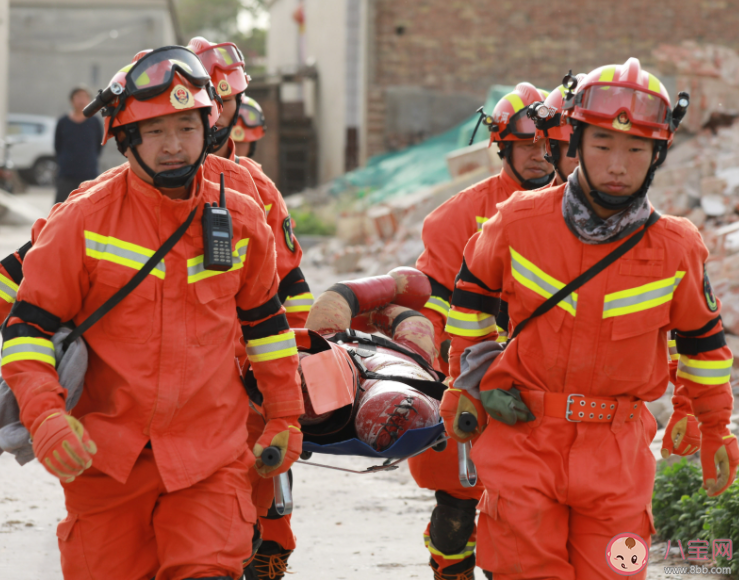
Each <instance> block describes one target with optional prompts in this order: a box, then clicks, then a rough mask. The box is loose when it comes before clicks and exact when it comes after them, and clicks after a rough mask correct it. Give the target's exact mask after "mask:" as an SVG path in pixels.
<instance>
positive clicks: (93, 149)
mask: <svg viewBox="0 0 739 580" xmlns="http://www.w3.org/2000/svg"><path fill="white" fill-rule="evenodd" d="M69 100H70V102H71V103H72V112H71V113H69V114H67V115H64V116H63V117H62V118H60V119H59V121H58V122H57V125H56V133H55V135H54V149H55V150H56V158H57V163H58V164H59V174H58V176H57V180H56V200H55V203H61V202H63V201H65V200H66V199H67V197H69V194H70V193H72V192H73V191H74V190H75V189H77V188H78V187H79V185H80V183H82V182H83V181H87V180H88V179H95V178H96V177H97V176H98V174H99V173H100V171H99V169H98V157H100V151H101V150H102V148H103V146H102V141H103V127H102V125H101V124H100V121H99V120H98V119H97V118H96V117H92V118H91V119H88V118H86V117H85V116H84V115H83V114H82V110H83V109H84V108H85V106H87V104H88V103H89V102H90V93H89V92H88V91H87V89H85V88H83V87H76V88H74V89H72V92H71V94H70V95H69Z"/></svg>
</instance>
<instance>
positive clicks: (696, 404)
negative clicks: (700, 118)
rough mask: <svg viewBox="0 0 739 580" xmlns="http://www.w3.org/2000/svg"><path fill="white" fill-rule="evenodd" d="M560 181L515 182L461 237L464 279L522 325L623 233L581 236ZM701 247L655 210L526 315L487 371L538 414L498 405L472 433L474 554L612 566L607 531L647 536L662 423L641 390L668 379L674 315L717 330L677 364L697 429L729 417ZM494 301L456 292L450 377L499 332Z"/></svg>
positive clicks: (687, 226) (725, 360)
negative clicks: (511, 192)
mask: <svg viewBox="0 0 739 580" xmlns="http://www.w3.org/2000/svg"><path fill="white" fill-rule="evenodd" d="M564 189H565V186H564V185H562V186H558V187H555V188H551V189H548V190H541V191H535V192H520V193H517V194H516V195H515V196H513V197H512V198H511V199H510V200H508V201H507V202H505V203H503V204H501V205H500V206H499V208H498V209H499V213H498V214H497V215H496V216H495V218H493V219H492V220H490V221H489V222H487V223H486V224H485V225H484V226H483V229H482V232H481V234H480V235H478V236H475V237H473V238H472V240H470V242H469V244H468V245H467V248H466V249H465V265H466V268H467V273H466V274H465V272H464V267H463V271H462V272H460V278H459V280H458V281H457V288H459V289H463V290H467V291H469V292H474V293H477V294H480V295H482V296H487V297H493V298H501V299H502V300H505V301H506V302H508V304H509V315H510V322H511V327H513V328H515V326H516V324H517V323H519V322H521V321H522V320H524V319H525V318H527V317H529V316H530V315H531V313H532V312H533V311H534V310H535V309H536V308H537V306H539V305H540V304H541V303H542V302H544V300H545V299H546V298H547V297H549V296H551V295H552V294H553V293H554V292H555V291H556V290H557V289H559V288H562V287H563V286H564V285H565V284H566V283H568V282H570V281H571V280H573V279H575V278H576V277H577V276H578V275H580V274H581V273H583V272H584V271H585V270H587V269H588V268H590V267H591V266H593V265H594V264H596V263H597V262H598V261H600V260H601V259H603V258H604V257H605V256H606V255H607V254H609V253H610V252H612V251H613V250H614V248H615V247H617V246H618V245H619V244H621V243H623V241H618V242H613V243H607V244H602V245H588V244H584V243H582V242H581V241H580V240H579V239H578V238H577V237H576V236H575V235H574V234H573V233H572V232H570V230H569V229H568V227H567V225H566V224H565V221H564V218H563V216H562V209H561V208H562V197H563V193H564ZM707 256H708V251H707V250H706V247H705V245H704V244H703V241H702V239H701V236H700V234H699V232H698V231H697V230H696V228H695V227H694V226H693V225H692V224H691V223H690V222H688V221H687V220H685V219H682V218H676V217H671V216H662V217H661V218H660V219H659V221H657V223H656V224H655V225H653V226H651V227H650V228H649V229H648V230H647V232H646V234H645V236H644V239H643V240H641V241H640V242H639V244H638V245H637V246H636V247H635V248H633V249H631V250H630V251H629V252H628V253H627V254H626V255H625V256H624V257H622V258H620V259H619V260H618V261H617V262H616V263H614V264H613V265H611V266H609V267H608V268H607V269H606V270H605V271H604V272H602V273H600V274H599V275H598V276H596V277H595V278H594V279H592V280H590V281H589V282H587V283H586V284H584V285H583V286H582V287H581V288H580V289H579V290H577V291H576V292H575V293H573V294H571V295H570V296H568V297H567V298H565V299H564V300H562V301H561V302H560V303H559V304H558V305H557V306H556V307H554V308H553V309H551V310H550V311H548V312H547V313H545V314H544V315H542V316H540V317H538V318H535V319H533V320H531V322H530V323H529V324H528V325H527V328H525V329H524V330H522V332H521V335H520V336H519V337H517V338H516V339H514V340H513V341H511V342H509V344H508V346H507V348H506V349H505V351H504V352H503V353H502V354H501V355H500V356H499V357H498V358H497V359H496V361H495V362H494V364H493V365H492V366H491V368H490V369H489V370H488V372H487V374H486V375H485V376H484V378H483V380H482V382H481V385H480V389H481V390H482V391H486V390H491V389H506V390H507V389H510V388H511V387H515V388H517V389H519V390H520V391H521V394H522V398H523V400H524V402H525V403H526V405H527V406H528V407H529V409H530V410H531V411H532V413H533V414H534V416H535V417H536V419H535V420H534V421H531V422H525V423H522V422H519V423H516V424H515V425H513V426H508V425H506V424H503V423H501V422H498V421H494V420H490V421H489V423H488V426H487V428H486V429H485V431H484V432H483V434H482V435H481V437H480V438H479V440H478V441H477V442H476V443H475V444H474V446H473V451H472V455H473V459H474V461H475V464H476V466H477V469H478V473H479V476H480V479H481V481H482V482H483V484H484V486H485V494H484V496H483V498H482V499H481V500H480V504H479V509H480V512H481V513H480V521H479V529H478V537H479V544H480V545H479V549H478V562H479V565H480V566H481V567H482V568H483V569H485V570H488V571H491V572H492V573H493V574H494V576H495V578H496V579H502V580H505V579H508V578H517V579H518V578H543V577H546V578H558V579H562V580H572V579H574V578H576V577H577V578H611V577H613V572H611V571H610V569H609V568H608V567H607V564H606V562H605V550H606V546H607V544H608V542H609V540H610V539H611V538H612V537H613V536H615V535H616V534H618V533H621V532H630V533H635V534H639V535H640V536H642V537H643V538H645V539H646V540H647V541H649V537H650V535H651V534H652V533H654V524H653V518H652V513H651V495H652V487H653V483H654V475H655V460H654V457H653V456H652V453H651V452H650V450H649V443H650V442H651V441H652V439H653V437H654V435H655V432H656V422H655V420H654V418H653V417H652V415H651V414H650V413H649V411H648V409H647V408H646V406H645V405H643V402H644V401H653V400H655V399H657V398H658V397H660V396H661V395H662V394H663V393H664V392H665V389H666V387H667V382H668V376H669V375H668V354H667V353H668V345H667V331H668V330H670V329H674V328H676V329H678V336H681V334H680V333H685V334H686V335H690V336H691V337H692V339H691V340H696V341H701V340H703V339H706V341H705V343H706V344H711V345H714V346H711V347H710V348H709V349H707V350H706V351H705V352H701V353H700V354H681V355H680V358H679V368H678V371H677V379H678V383H679V384H680V385H681V386H682V387H684V389H685V390H686V392H687V394H688V396H689V397H690V399H692V404H693V408H694V410H695V414H696V417H697V418H698V420H699V421H700V422H701V423H702V429H703V430H704V432H705V429H709V430H711V429H718V428H719V426H725V425H726V424H728V422H729V417H730V415H731V408H732V404H733V398H732V395H731V390H730V388H729V383H728V380H729V373H730V368H731V364H732V356H731V352H730V350H729V348H728V347H726V346H725V342H724V341H723V340H721V339H722V336H719V335H720V334H721V333H722V332H723V330H722V325H721V320H720V318H719V304H718V302H717V301H716V300H715V299H714V298H713V296H712V295H711V293H710V285H709V284H708V281H707V278H705V277H704V262H705V260H706V258H707ZM455 300H456V296H455V297H454V298H453V301H455ZM494 314H495V313H494V312H493V313H490V312H479V311H474V310H471V309H468V308H463V307H457V306H453V307H452V309H451V311H450V313H449V320H448V324H447V331H448V332H449V333H450V334H451V335H452V347H451V358H450V367H451V374H452V376H453V377H456V376H457V375H458V374H459V356H460V353H461V352H462V351H463V350H464V349H465V348H466V347H467V346H470V345H472V344H475V343H478V342H482V341H485V340H495V339H496V338H497V331H496V325H495V318H494ZM721 344H723V346H720V345H721ZM715 345H718V346H715ZM568 396H569V399H568ZM598 397H602V398H603V399H602V400H598ZM587 398H594V399H595V400H590V399H587ZM586 399H587V400H586ZM568 403H569V404H568ZM566 410H571V411H572V412H573V414H572V415H571V418H572V419H573V421H575V422H570V421H568V420H565V419H564V412H565V411H566ZM606 415H607V418H606ZM611 415H612V416H611ZM577 421H583V422H577ZM599 422H600V423H601V424H599ZM493 450H494V451H493ZM645 575H646V571H644V573H640V574H639V575H637V576H634V577H635V578H637V577H638V578H644V577H645Z"/></svg>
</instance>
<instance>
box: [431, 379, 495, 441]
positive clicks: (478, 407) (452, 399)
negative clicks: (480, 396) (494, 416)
mask: <svg viewBox="0 0 739 580" xmlns="http://www.w3.org/2000/svg"><path fill="white" fill-rule="evenodd" d="M462 413H470V414H472V415H473V416H474V417H475V419H476V420H477V427H475V429H474V430H473V431H470V432H466V431H463V430H462V429H460V427H459V416H460V415H461V414H462ZM439 414H440V415H441V418H442V419H443V420H444V428H445V429H446V432H447V434H448V435H449V437H451V438H452V439H454V440H455V441H457V442H459V443H466V442H467V441H469V440H470V439H472V438H474V437H477V436H478V435H480V434H481V433H482V430H483V427H484V424H485V409H484V408H483V406H482V403H481V402H480V401H478V400H477V399H475V398H473V397H471V396H470V395H468V394H467V391H462V390H461V389H453V388H452V389H447V390H446V391H444V396H443V397H442V398H441V405H440V406H439Z"/></svg>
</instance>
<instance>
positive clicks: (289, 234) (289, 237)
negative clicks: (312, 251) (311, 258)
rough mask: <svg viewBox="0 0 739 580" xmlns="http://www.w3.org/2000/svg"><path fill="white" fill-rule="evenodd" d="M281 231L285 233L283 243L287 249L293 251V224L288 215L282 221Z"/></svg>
mask: <svg viewBox="0 0 739 580" xmlns="http://www.w3.org/2000/svg"><path fill="white" fill-rule="evenodd" d="M282 232H283V233H284V234H285V244H286V245H287V249H288V250H290V251H291V252H292V253H295V237H294V236H293V224H292V222H291V221H290V216H287V217H286V218H285V219H284V220H283V222H282Z"/></svg>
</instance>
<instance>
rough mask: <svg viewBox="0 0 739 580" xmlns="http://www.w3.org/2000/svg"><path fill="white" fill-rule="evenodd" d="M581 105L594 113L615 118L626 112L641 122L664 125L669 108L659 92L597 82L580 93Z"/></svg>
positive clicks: (584, 109)
mask: <svg viewBox="0 0 739 580" xmlns="http://www.w3.org/2000/svg"><path fill="white" fill-rule="evenodd" d="M577 101H578V103H577V104H578V105H579V106H580V108H581V109H582V110H583V111H585V112H587V113H589V114H591V115H596V116H599V117H604V118H607V119H615V118H617V117H618V116H619V115H620V114H621V113H626V114H627V116H628V118H629V119H628V120H630V121H632V122H634V123H638V124H640V125H647V126H651V127H657V128H664V127H665V126H666V125H667V123H668V120H667V113H668V110H669V107H668V105H667V103H665V101H664V99H663V98H662V97H661V96H660V95H658V94H657V93H650V92H647V91H643V90H638V89H635V88H631V87H620V86H616V85H609V84H596V85H593V86H591V87H588V88H587V89H585V90H584V91H583V92H582V93H580V94H578V95H577Z"/></svg>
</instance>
